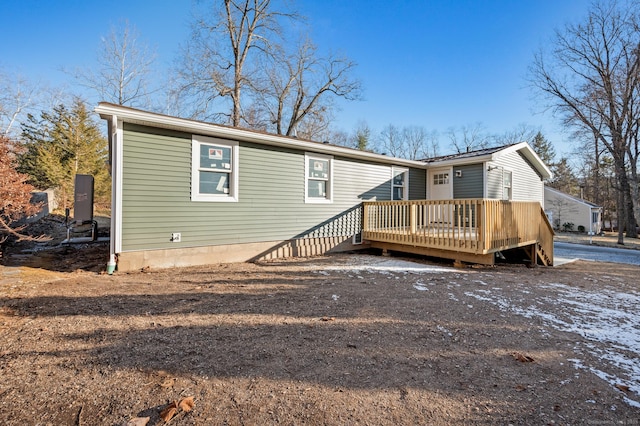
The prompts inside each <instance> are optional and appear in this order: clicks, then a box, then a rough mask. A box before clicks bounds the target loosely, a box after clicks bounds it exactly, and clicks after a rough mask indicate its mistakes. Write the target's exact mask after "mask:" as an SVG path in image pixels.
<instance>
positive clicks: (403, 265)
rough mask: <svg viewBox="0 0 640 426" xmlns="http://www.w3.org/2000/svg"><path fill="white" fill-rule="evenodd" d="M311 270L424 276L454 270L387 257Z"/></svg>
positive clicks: (358, 258)
mask: <svg viewBox="0 0 640 426" xmlns="http://www.w3.org/2000/svg"><path fill="white" fill-rule="evenodd" d="M311 268H313V269H318V268H321V270H320V271H319V272H318V273H324V274H325V275H326V274H327V271H353V272H354V273H356V274H359V273H360V272H361V271H365V272H378V273H386V274H390V273H391V272H396V273H401V274H408V273H412V274H423V273H441V272H451V271H454V270H455V269H454V268H451V267H445V266H439V265H427V264H423V263H418V262H410V261H407V260H400V259H390V258H387V257H380V256H372V255H353V256H350V257H349V259H347V261H346V262H344V263H341V264H336V265H323V266H317V265H316V266H313V265H311Z"/></svg>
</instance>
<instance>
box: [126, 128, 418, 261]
mask: <svg viewBox="0 0 640 426" xmlns="http://www.w3.org/2000/svg"><path fill="white" fill-rule="evenodd" d="M123 139H124V148H123V158H124V161H123V177H122V185H123V191H122V193H123V199H122V249H123V251H133V250H143V249H162V248H180V247H200V246H208V245H222V244H235V243H248V242H262V241H279V240H287V239H291V238H304V237H319V236H349V235H353V234H354V233H356V232H359V230H360V226H361V214H362V213H361V202H362V201H363V200H388V199H390V196H391V180H390V179H391V165H382V164H372V163H367V162H358V161H353V160H349V159H344V158H339V157H334V162H333V194H334V195H333V202H332V203H330V204H312V203H305V193H304V192H305V157H304V154H305V153H304V151H296V150H290V149H289V150H288V149H280V148H272V147H267V146H263V145H258V144H251V143H244V142H240V145H239V167H238V173H239V192H238V198H239V201H238V202H203V201H197V202H196V201H191V194H190V190H191V140H192V135H191V134H187V133H179V132H171V131H165V130H155V129H151V128H147V127H141V126H134V125H128V124H125V126H124V138H123ZM410 173H413V174H416V175H417V176H419V175H420V174H422V175H423V176H424V171H422V170H417V171H415V172H414V171H413V169H410ZM413 174H412V175H411V176H413ZM411 179H412V177H410V181H409V182H410V185H411V186H413V183H414V182H412V180H411ZM419 181H420V178H419V177H418V178H416V179H415V183H416V184H420V182H419ZM422 182H424V179H422ZM422 186H423V187H424V184H422ZM419 191H420V189H419V187H418V192H419ZM410 193H411V192H410ZM421 198H424V196H422V197H421ZM173 232H180V233H181V234H182V238H181V242H180V243H172V242H170V241H169V239H170V236H171V233H173Z"/></svg>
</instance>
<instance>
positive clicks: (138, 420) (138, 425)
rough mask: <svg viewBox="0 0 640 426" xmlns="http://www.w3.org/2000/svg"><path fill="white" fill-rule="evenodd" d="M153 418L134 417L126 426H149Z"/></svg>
mask: <svg viewBox="0 0 640 426" xmlns="http://www.w3.org/2000/svg"><path fill="white" fill-rule="evenodd" d="M150 419H151V417H134V418H133V419H131V420H129V421H128V422H127V423H125V425H124V426H147V423H149V420H150Z"/></svg>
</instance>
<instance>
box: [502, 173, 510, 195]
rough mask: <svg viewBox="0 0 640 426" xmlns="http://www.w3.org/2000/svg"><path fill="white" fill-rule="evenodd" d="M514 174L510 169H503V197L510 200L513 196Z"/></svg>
mask: <svg viewBox="0 0 640 426" xmlns="http://www.w3.org/2000/svg"><path fill="white" fill-rule="evenodd" d="M512 178H513V174H512V173H511V171H510V170H503V171H502V199H503V200H510V199H511V197H512V196H513V192H512V182H513V179H512Z"/></svg>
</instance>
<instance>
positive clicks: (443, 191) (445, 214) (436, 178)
mask: <svg viewBox="0 0 640 426" xmlns="http://www.w3.org/2000/svg"><path fill="white" fill-rule="evenodd" d="M451 172H452V169H451V168H450V167H446V168H440V169H430V170H429V172H428V173H427V179H429V182H428V184H427V188H428V191H429V193H428V195H429V199H430V200H451V199H453V182H452V179H451ZM429 216H430V221H431V222H440V223H451V219H452V218H453V206H451V205H442V206H434V207H433V208H431V209H430V212H429Z"/></svg>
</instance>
